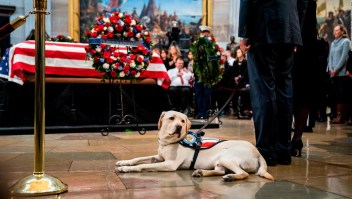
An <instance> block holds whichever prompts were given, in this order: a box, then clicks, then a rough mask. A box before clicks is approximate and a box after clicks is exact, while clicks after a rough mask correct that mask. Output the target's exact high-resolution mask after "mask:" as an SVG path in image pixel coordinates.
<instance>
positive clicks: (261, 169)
mask: <svg viewBox="0 0 352 199" xmlns="http://www.w3.org/2000/svg"><path fill="white" fill-rule="evenodd" d="M190 127H191V122H190V121H189V120H188V118H187V116H186V115H184V114H182V113H180V112H176V111H167V112H163V113H162V114H161V116H160V119H159V122H158V128H159V134H158V135H159V149H158V154H157V155H154V156H147V157H140V158H134V159H131V160H122V161H118V162H116V171H119V172H141V171H176V170H178V169H190V167H191V166H193V167H194V168H195V169H197V170H195V171H194V172H193V174H192V176H193V177H201V176H220V175H223V180H224V181H233V180H240V179H244V178H247V177H248V175H249V174H248V173H256V174H257V175H259V176H261V177H264V178H267V179H270V180H274V177H273V176H272V175H270V174H269V173H268V172H267V164H266V162H265V160H264V158H263V157H262V156H261V154H260V153H259V151H258V150H257V149H256V148H255V147H254V146H253V144H251V143H250V142H247V141H240V140H229V141H223V142H220V143H218V144H216V145H215V146H213V147H211V148H209V149H206V150H200V151H198V152H199V153H198V157H197V159H196V161H195V160H194V156H193V154H195V150H194V149H192V148H188V147H185V146H183V145H181V144H180V142H182V140H183V139H184V138H185V137H186V136H187V135H188V130H189V129H190ZM225 174H226V175H225Z"/></svg>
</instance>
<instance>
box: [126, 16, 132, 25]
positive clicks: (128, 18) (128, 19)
mask: <svg viewBox="0 0 352 199" xmlns="http://www.w3.org/2000/svg"><path fill="white" fill-rule="evenodd" d="M131 22H132V19H131V17H127V16H126V18H125V23H126V24H131Z"/></svg>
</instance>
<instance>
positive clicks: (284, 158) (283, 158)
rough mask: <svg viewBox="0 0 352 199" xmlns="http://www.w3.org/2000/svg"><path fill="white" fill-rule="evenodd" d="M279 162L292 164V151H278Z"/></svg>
mask: <svg viewBox="0 0 352 199" xmlns="http://www.w3.org/2000/svg"><path fill="white" fill-rule="evenodd" d="M277 163H278V164H282V165H290V164H291V152H290V151H288V150H287V151H278V152H277Z"/></svg>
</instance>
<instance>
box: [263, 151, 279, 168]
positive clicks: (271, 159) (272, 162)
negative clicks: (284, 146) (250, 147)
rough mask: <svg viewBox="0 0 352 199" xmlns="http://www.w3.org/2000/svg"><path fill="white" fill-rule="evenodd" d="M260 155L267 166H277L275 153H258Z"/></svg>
mask: <svg viewBox="0 0 352 199" xmlns="http://www.w3.org/2000/svg"><path fill="white" fill-rule="evenodd" d="M260 154H262V156H263V158H264V159H265V162H266V164H267V165H268V166H276V165H277V156H276V153H270V152H260Z"/></svg>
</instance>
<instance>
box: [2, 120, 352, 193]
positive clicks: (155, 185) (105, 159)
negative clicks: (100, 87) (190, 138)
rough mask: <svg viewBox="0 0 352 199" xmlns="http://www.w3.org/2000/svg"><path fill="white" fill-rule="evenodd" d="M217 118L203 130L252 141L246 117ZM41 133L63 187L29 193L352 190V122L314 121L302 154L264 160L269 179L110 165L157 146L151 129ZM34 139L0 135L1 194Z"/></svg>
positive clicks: (50, 167)
mask: <svg viewBox="0 0 352 199" xmlns="http://www.w3.org/2000/svg"><path fill="white" fill-rule="evenodd" d="M222 121H223V124H222V125H221V127H220V128H219V129H206V130H205V133H206V136H207V137H217V138H221V139H242V140H248V141H250V142H252V143H254V129H253V124H252V121H251V120H239V119H237V118H234V117H232V116H227V117H225V118H222ZM195 130H196V129H195ZM45 138H46V142H45V173H46V174H49V175H51V176H55V177H57V178H59V179H60V180H62V181H63V182H64V183H66V184H67V185H68V192H66V193H62V194H58V195H50V196H41V197H33V198H60V199H66V198H72V199H81V198H84V199H87V198H89V199H90V198H97V199H98V198H104V199H109V198H143V199H149V198H153V199H154V198H165V199H169V198H170V199H172V198H183V199H184V198H245V199H246V198H270V199H273V198H300V199H303V198H319V199H320V198H352V126H347V125H333V126H332V127H331V129H330V130H326V124H324V123H317V124H316V127H315V128H314V132H313V133H305V134H304V148H303V151H302V157H301V158H293V161H292V164H291V165H288V166H285V165H278V166H273V167H269V168H268V171H269V172H270V173H271V174H272V175H273V176H274V177H275V181H269V180H266V179H263V178H261V177H258V176H256V175H250V176H249V177H248V178H247V179H245V180H240V181H235V182H223V181H222V178H221V177H204V178H194V177H191V173H192V171H190V170H182V171H177V172H144V173H115V166H114V164H115V162H116V161H117V160H123V159H130V158H134V157H140V156H146V155H153V154H155V153H156V152H157V147H158V142H157V131H148V132H147V134H145V135H139V134H138V133H136V132H130V131H128V132H127V131H126V132H112V133H110V134H109V135H108V136H102V135H101V134H100V132H96V133H60V134H47V135H46V137H45ZM33 143H34V141H33V135H13V136H9V135H6V136H4V135H3V136H0V167H1V168H0V182H1V184H0V185H1V190H2V192H0V195H1V196H0V198H10V197H7V196H6V195H5V192H6V190H7V189H8V187H9V186H11V185H13V184H14V183H15V182H16V181H18V180H19V179H22V178H24V177H26V176H28V175H31V174H32V172H33V167H34V166H33V165H34V163H33V162H34V160H33V159H34V152H33V151H34V146H33ZM12 198H19V197H12ZM27 198H28V197H27ZM29 198H31V197H29Z"/></svg>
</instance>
